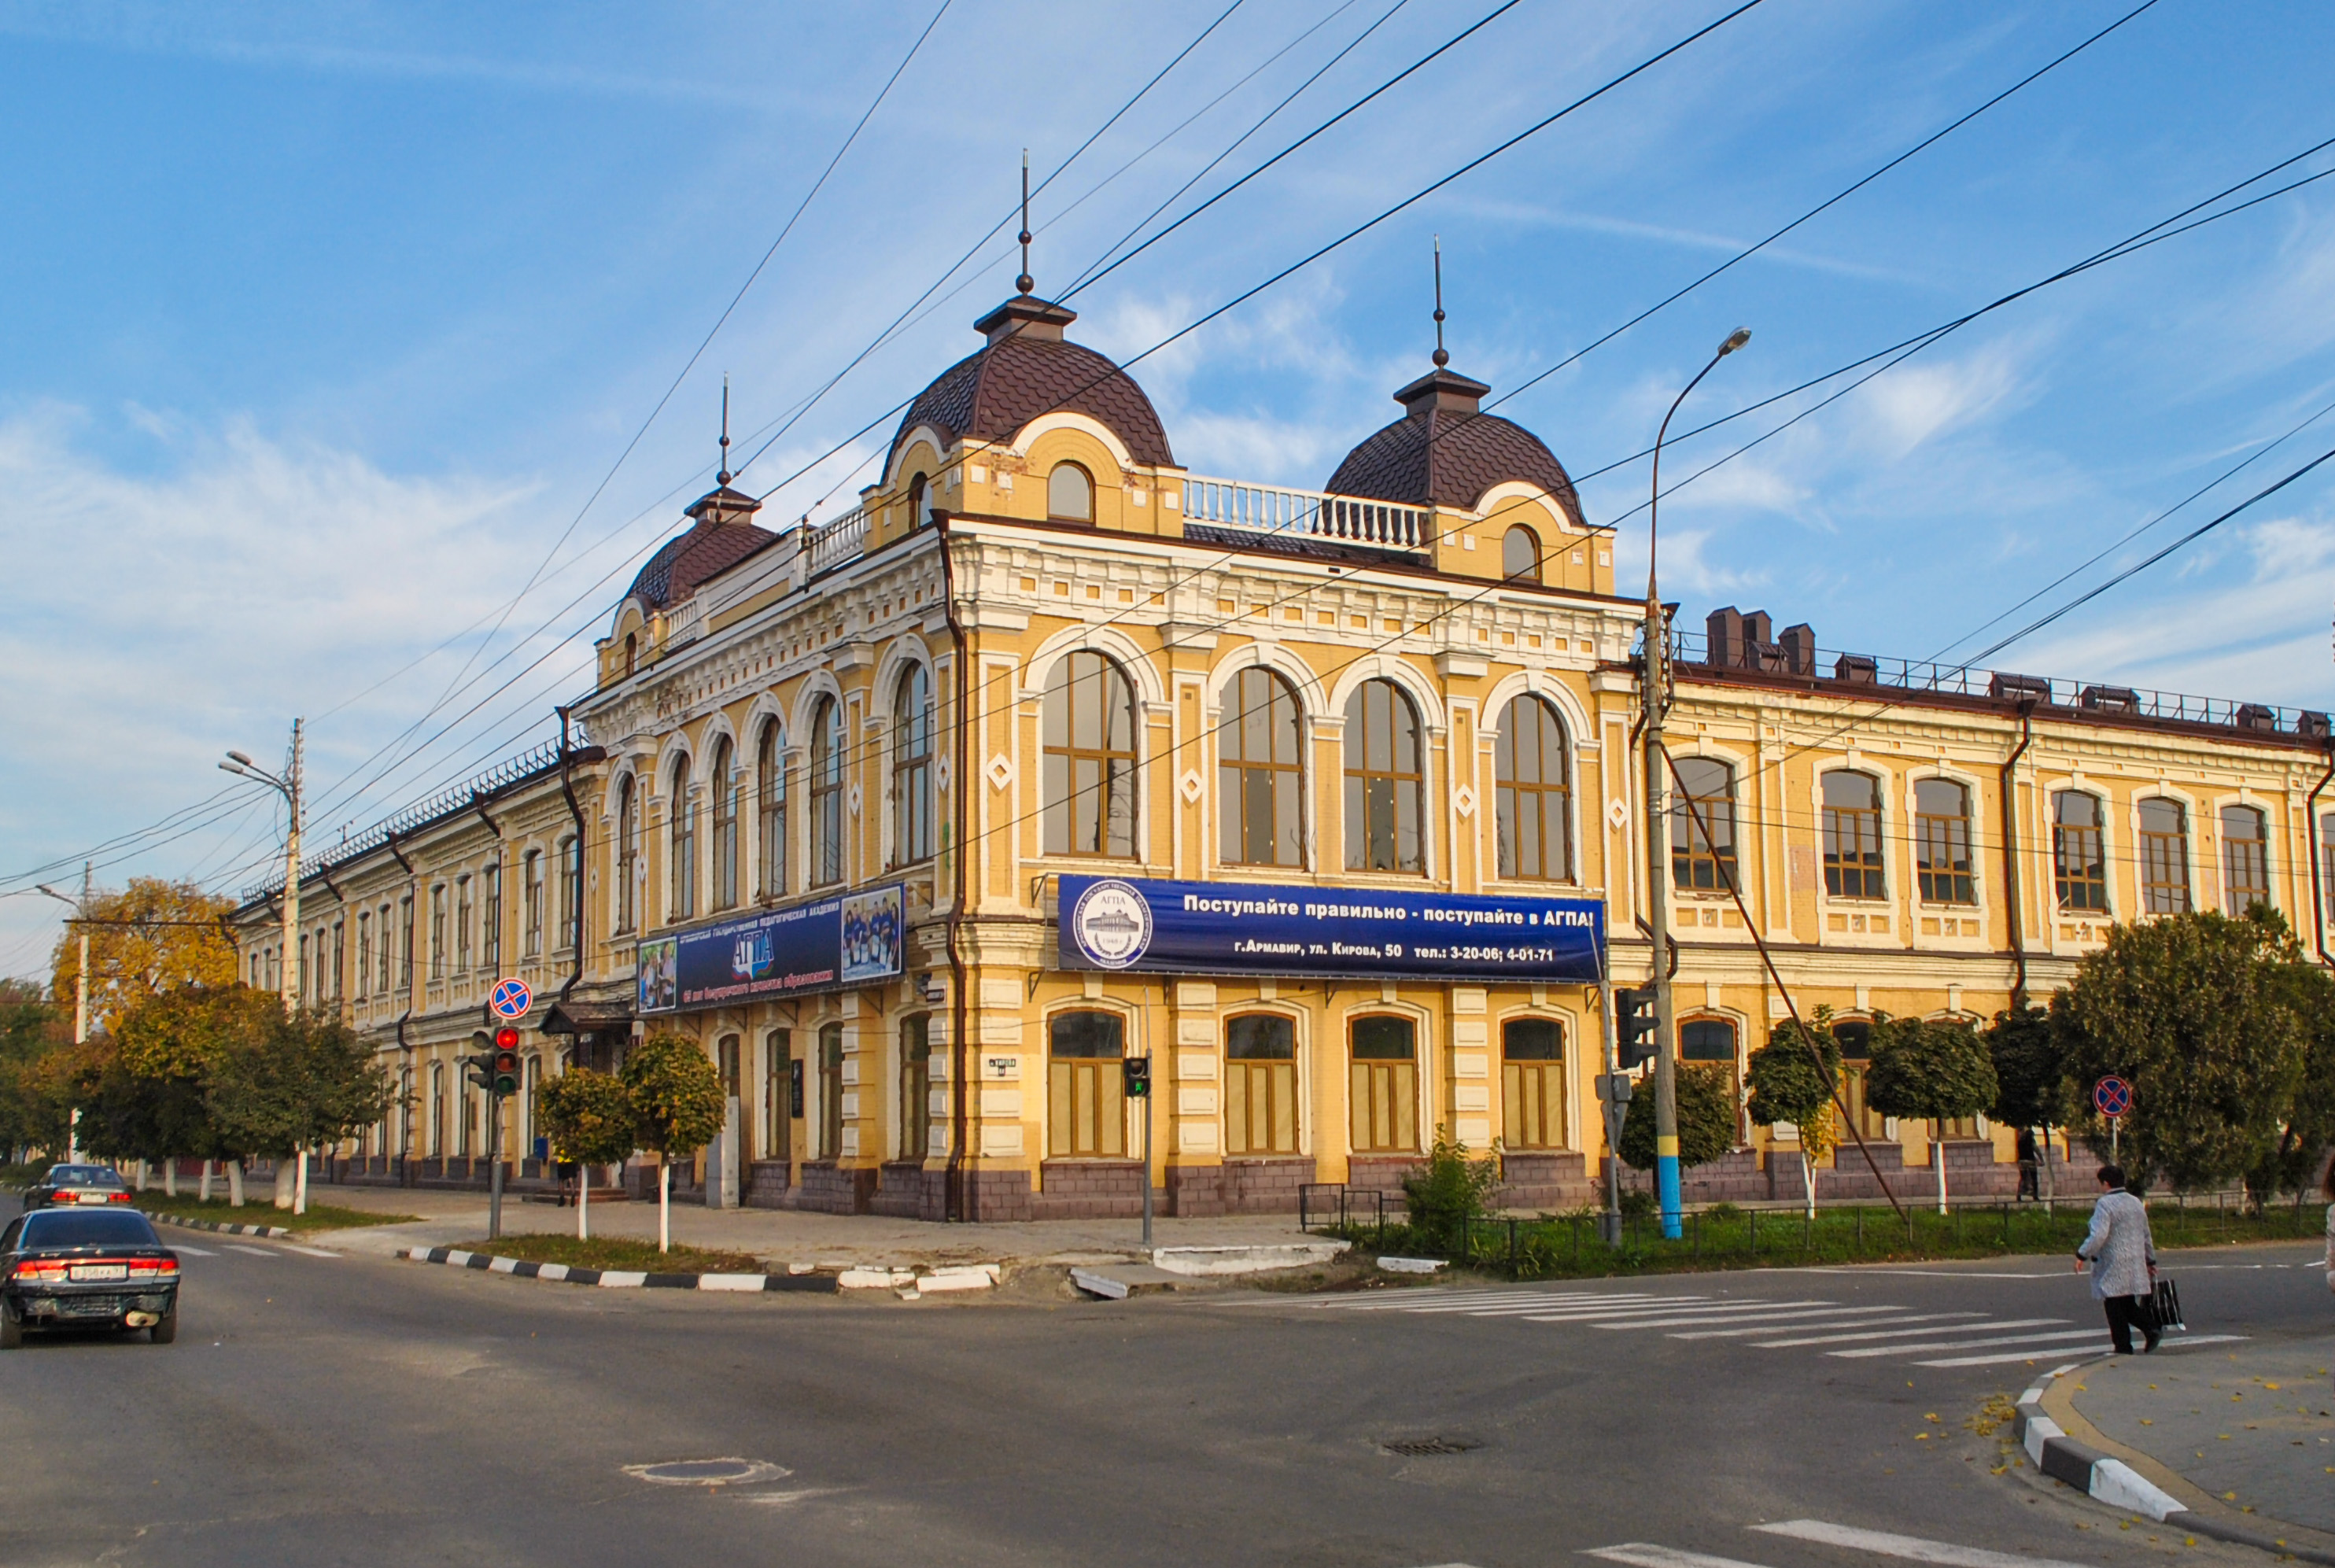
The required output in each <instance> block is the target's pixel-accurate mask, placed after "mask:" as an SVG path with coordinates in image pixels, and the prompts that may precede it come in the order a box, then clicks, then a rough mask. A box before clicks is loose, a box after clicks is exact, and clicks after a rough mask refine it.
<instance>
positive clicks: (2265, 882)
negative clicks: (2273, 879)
mask: <svg viewBox="0 0 2335 1568" xmlns="http://www.w3.org/2000/svg"><path fill="white" fill-rule="evenodd" d="M2222 883H2223V888H2224V893H2225V894H2226V895H2227V896H2226V898H2225V902H2226V903H2227V905H2228V906H2229V912H2230V913H2231V914H2232V915H2243V914H2244V913H2245V912H2246V911H2247V910H2249V909H2251V908H2253V906H2254V905H2257V904H2268V903H2269V902H2270V829H2269V825H2268V823H2267V822H2266V820H2265V819H2264V818H2263V817H2262V813H2261V812H2259V811H2257V810H2255V809H2254V808H2253V807H2251V806H2224V807H2223V808H2222Z"/></svg>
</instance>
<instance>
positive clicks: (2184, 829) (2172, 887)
mask: <svg viewBox="0 0 2335 1568" xmlns="http://www.w3.org/2000/svg"><path fill="white" fill-rule="evenodd" d="M2140 903H2141V907H2142V908H2143V909H2146V911H2147V912H2148V913H2149V914H2151V915H2180V914H2184V913H2185V912H2186V911H2187V910H2188V908H2189V815H2188V813H2187V812H2185V811H2184V810H2182V808H2181V803H2180V802H2179V801H2177V800H2167V799H2164V798H2163V797H2162V796H2159V797H2157V798H2156V799H2149V800H2144V801H2142V802H2141V803H2140Z"/></svg>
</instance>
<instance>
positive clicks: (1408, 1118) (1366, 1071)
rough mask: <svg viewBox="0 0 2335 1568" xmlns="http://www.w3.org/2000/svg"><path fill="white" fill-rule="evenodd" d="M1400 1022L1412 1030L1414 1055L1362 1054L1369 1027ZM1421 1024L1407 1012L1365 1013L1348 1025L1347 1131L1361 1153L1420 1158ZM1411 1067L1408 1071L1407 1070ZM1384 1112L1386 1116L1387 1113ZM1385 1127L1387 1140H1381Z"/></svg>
mask: <svg viewBox="0 0 2335 1568" xmlns="http://www.w3.org/2000/svg"><path fill="white" fill-rule="evenodd" d="M1372 1023H1400V1025H1402V1026H1403V1028H1404V1029H1405V1030H1407V1031H1410V1055H1409V1056H1408V1057H1395V1056H1381V1055H1377V1054H1373V1055H1371V1056H1363V1055H1362V1054H1361V1050H1360V1046H1361V1031H1362V1029H1363V1026H1365V1025H1367V1024H1372ZM1405 1069H1408V1070H1407V1071H1406V1070H1405ZM1346 1071H1347V1093H1348V1101H1347V1108H1346V1130H1347V1136H1348V1137H1349V1139H1350V1140H1351V1141H1350V1147H1351V1148H1352V1152H1353V1153H1355V1154H1358V1155H1390V1154H1397V1155H1399V1154H1418V1153H1419V1152H1420V1144H1419V1121H1420V1119H1421V1118H1420V1117H1419V1076H1420V1075H1419V1021H1418V1020H1417V1019H1415V1018H1411V1017H1409V1016H1408V1015H1406V1014H1402V1013H1387V1012H1370V1013H1361V1014H1357V1015H1355V1016H1353V1017H1351V1018H1349V1019H1347V1021H1346ZM1381 1112H1383V1114H1381ZM1381 1128H1383V1130H1384V1133H1385V1137H1384V1138H1383V1139H1382V1138H1381V1137H1380V1133H1381Z"/></svg>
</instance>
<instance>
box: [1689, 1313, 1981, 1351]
mask: <svg viewBox="0 0 2335 1568" xmlns="http://www.w3.org/2000/svg"><path fill="white" fill-rule="evenodd" d="M1842 1311H1843V1312H1844V1313H1847V1312H1849V1309H1847V1308H1843V1309H1842ZM1810 1315H1811V1316H1814V1315H1815V1314H1813V1313H1811V1314H1810ZM1984 1316H1986V1314H1985V1313H1984V1312H1912V1313H1909V1312H1906V1311H1905V1309H1904V1308H1903V1307H1858V1308H1855V1312H1854V1315H1845V1316H1843V1317H1842V1318H1841V1319H1840V1321H1838V1322H1832V1323H1809V1324H1807V1325H1806V1326H1807V1327H1808V1328H1812V1329H1853V1328H1857V1327H1860V1326H1863V1327H1867V1328H1869V1327H1871V1326H1873V1325H1874V1324H1875V1323H1887V1324H1889V1325H1891V1326H1892V1327H1893V1328H1894V1326H1895V1325H1896V1324H1899V1323H1937V1322H1943V1321H1947V1320H1949V1319H1953V1318H1982V1317H1984ZM1963 1326H1965V1327H1975V1326H1976V1325H1975V1324H1970V1325H1963ZM1956 1331H1957V1332H1959V1331H1960V1330H1959V1329H1957V1330H1956ZM1774 1332H1775V1330H1773V1329H1771V1328H1768V1327H1767V1326H1766V1325H1765V1324H1761V1325H1759V1326H1757V1327H1754V1328H1749V1329H1702V1330H1699V1331H1696V1332H1694V1333H1691V1334H1672V1335H1671V1339H1673V1340H1742V1339H1749V1337H1750V1336H1752V1335H1753V1334H1772V1333H1774ZM1901 1332H1904V1333H1909V1334H1934V1333H1939V1332H1941V1331H1940V1330H1938V1329H1905V1330H1902V1331H1901ZM1839 1337H1842V1338H1846V1337H1847V1336H1839ZM1782 1342H1783V1343H1786V1344H1800V1343H1804V1342H1805V1341H1797V1340H1788V1341H1782Z"/></svg>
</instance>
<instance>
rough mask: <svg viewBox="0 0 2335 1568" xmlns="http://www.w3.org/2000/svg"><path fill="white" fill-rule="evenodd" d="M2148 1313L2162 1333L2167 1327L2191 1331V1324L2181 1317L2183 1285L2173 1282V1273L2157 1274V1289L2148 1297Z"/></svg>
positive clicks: (2185, 1331)
mask: <svg viewBox="0 0 2335 1568" xmlns="http://www.w3.org/2000/svg"><path fill="white" fill-rule="evenodd" d="M2148 1315H2149V1317H2150V1319H2151V1320H2152V1321H2154V1322H2155V1323H2156V1331H2157V1332H2158V1333H2160V1334H2161V1333H2163V1332H2164V1331H2165V1330H2167V1329H2179V1330H2180V1331H2182V1332H2183V1333H2187V1332H2188V1331H2189V1325H2188V1324H2187V1323H2186V1322H2185V1321H2183V1320H2182V1317H2181V1287H2180V1286H2178V1285H2176V1284H2175V1283H2174V1282H2173V1278H2172V1276H2171V1275H2169V1274H2159V1275H2157V1276H2156V1290H2155V1291H2154V1292H2151V1293H2150V1295H2149V1298H2148Z"/></svg>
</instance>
